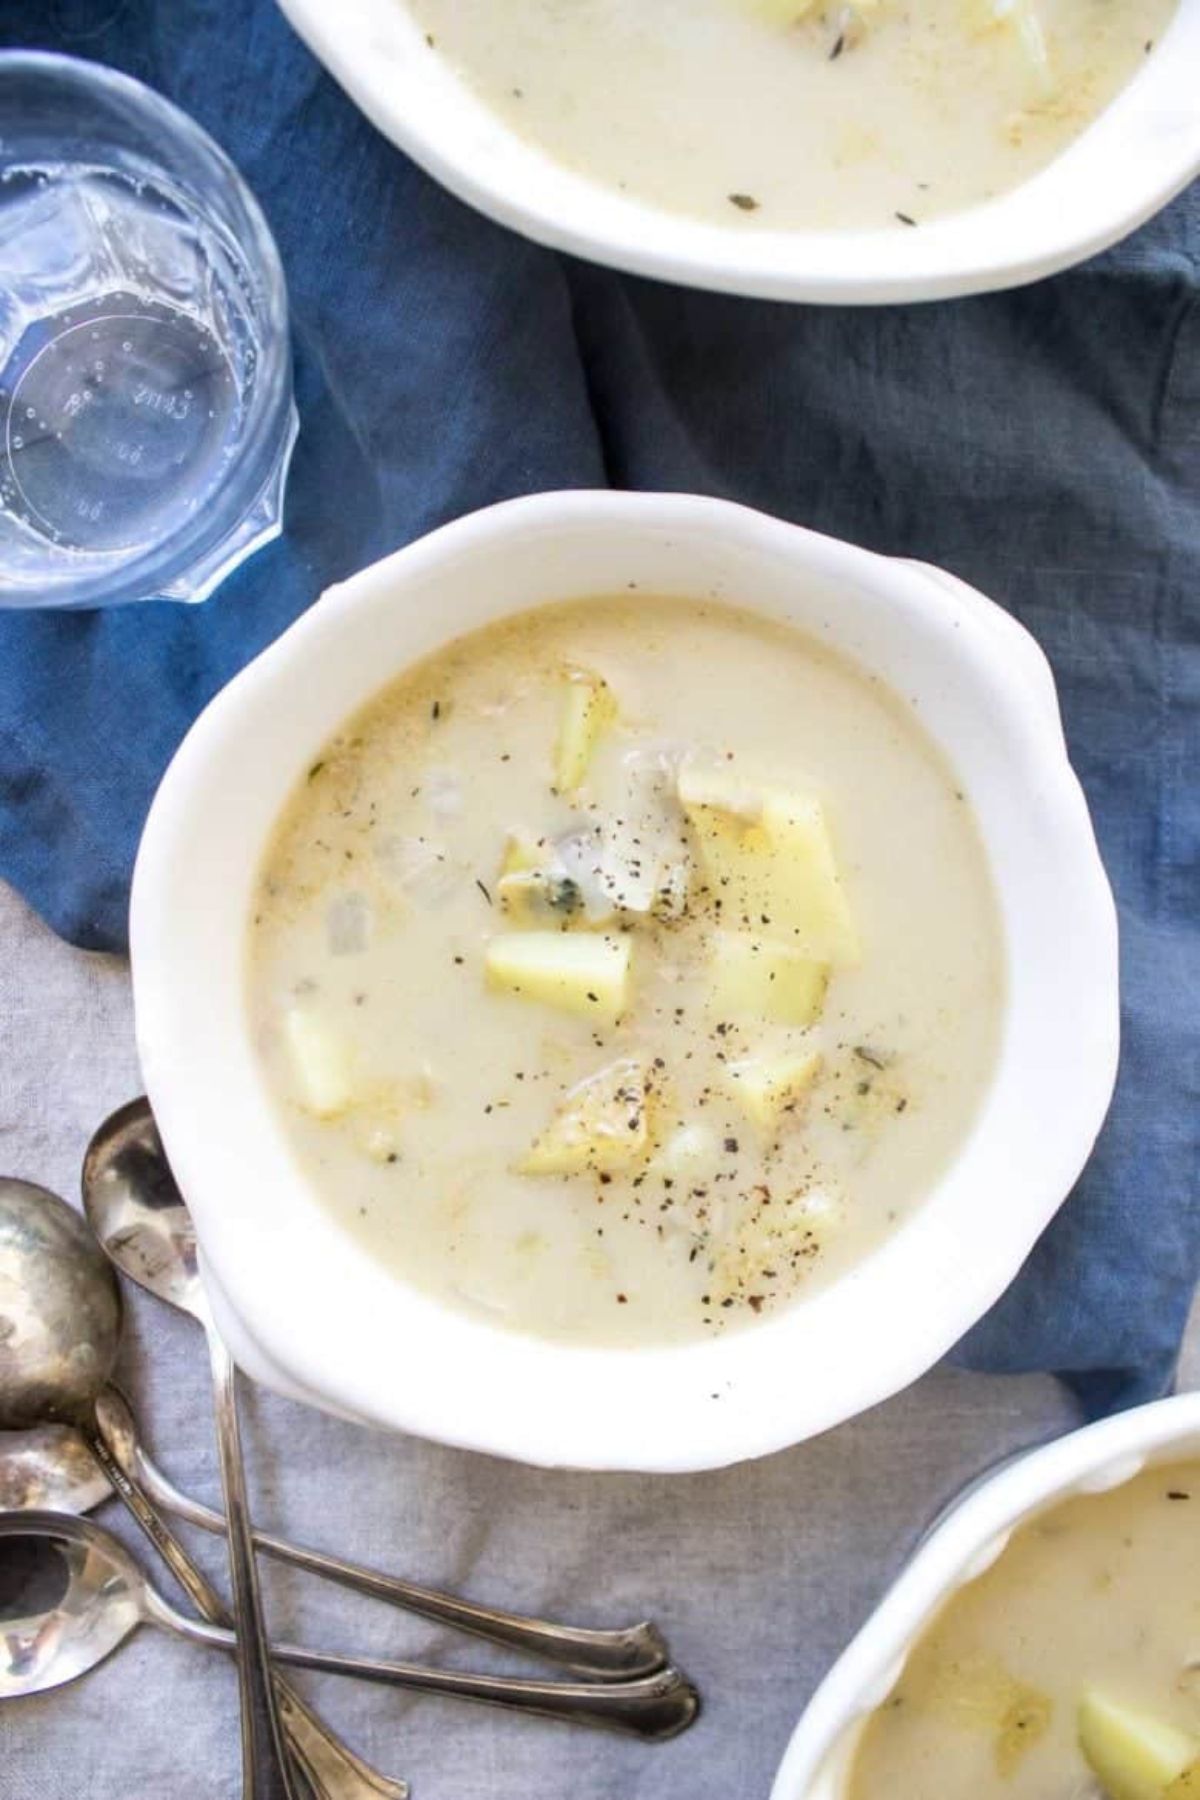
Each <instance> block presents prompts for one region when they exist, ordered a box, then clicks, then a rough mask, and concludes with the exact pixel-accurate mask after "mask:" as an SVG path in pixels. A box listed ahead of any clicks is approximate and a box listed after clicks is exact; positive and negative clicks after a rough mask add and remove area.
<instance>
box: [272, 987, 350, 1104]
mask: <svg viewBox="0 0 1200 1800" xmlns="http://www.w3.org/2000/svg"><path fill="white" fill-rule="evenodd" d="M283 1040H284V1044H285V1045H286V1047H287V1053H288V1057H289V1059H290V1061H291V1065H292V1074H293V1077H294V1079H295V1082H296V1087H297V1089H298V1091H299V1094H300V1100H301V1103H302V1105H303V1106H304V1107H305V1109H306V1110H307V1111H308V1112H310V1113H312V1114H314V1116H315V1117H316V1118H318V1119H333V1118H336V1117H337V1115H338V1114H339V1113H343V1112H345V1111H346V1110H347V1109H348V1108H349V1107H350V1106H352V1105H353V1103H354V1099H355V1069H354V1063H355V1057H354V1047H353V1045H352V1044H350V1043H349V1042H348V1041H347V1039H346V1038H345V1036H344V1035H343V1033H342V1032H341V1031H339V1030H338V1028H337V1026H336V1025H334V1024H333V1023H332V1022H331V1021H330V1020H329V1019H327V1018H325V1017H324V1016H323V1015H322V1014H321V1013H320V1012H319V1011H318V1010H317V1009H316V1008H315V1007H313V1006H293V1007H290V1008H289V1009H288V1011H287V1012H286V1013H285V1014H284V1019H283Z"/></svg>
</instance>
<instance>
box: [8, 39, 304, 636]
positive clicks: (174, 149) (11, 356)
mask: <svg viewBox="0 0 1200 1800" xmlns="http://www.w3.org/2000/svg"><path fill="white" fill-rule="evenodd" d="M296 430H297V420H296V409H295V405H294V402H293V399H292V369H291V351H290V344H289V338H288V317H287V294H286V290H285V288H284V281H283V271H282V268H281V267H280V262H279V253H278V251H277V250H276V247H275V243H274V240H273V238H272V237H271V233H270V231H269V229H268V227H267V223H266V220H265V219H264V218H263V215H262V213H261V211H260V210H259V207H258V204H257V202H256V201H255V199H254V197H253V195H252V194H251V193H250V191H249V189H248V188H247V187H246V185H245V183H244V182H243V181H242V179H241V177H240V175H239V174H238V172H237V170H236V169H235V168H234V166H233V164H232V163H231V162H230V161H229V158H228V157H227V156H226V155H225V154H224V153H223V151H221V150H219V149H218V147H217V146H216V144H214V143H213V141H212V139H211V138H210V137H208V136H207V135H206V134H205V133H204V132H203V131H201V130H200V128H199V127H198V126H197V125H195V124H193V122H192V121H191V120H190V119H189V118H188V117H187V116H186V115H185V114H184V113H182V112H180V111H179V110H178V108H177V107H175V106H172V105H171V104H170V103H169V102H168V101H166V100H164V99H162V98H161V96H160V95H158V94H155V93H152V92H151V91H150V89H149V88H146V87H143V86H142V84H141V83H140V82H137V81H133V80H131V79H130V78H129V77H128V76H126V75H120V74H118V73H117V72H116V71H115V70H112V69H107V68H103V67H101V66H100V65H99V64H97V63H88V62H80V61H76V60H75V59H74V58H72V57H64V56H51V55H41V54H27V53H25V52H20V51H10V52H5V53H0V606H7V607H16V606H25V607H30V606H60V607H62V606H111V605H116V604H117V603H119V602H122V601H127V600H148V599H169V600H203V599H205V598H206V597H207V596H208V595H209V594H211V593H212V591H213V589H214V588H215V587H216V586H217V584H218V582H220V581H221V580H222V579H223V577H224V576H226V575H227V574H229V572H230V571H231V570H232V569H234V568H236V566H237V565H238V564H239V563H240V562H242V561H243V560H244V558H246V557H247V556H250V555H251V554H252V553H253V552H254V551H255V550H256V549H258V548H259V546H260V545H262V544H265V543H267V542H268V541H269V540H270V539H271V538H273V537H275V536H277V535H278V533H279V530H280V527H281V518H282V504H283V488H284V482H285V479H286V476H287V467H288V461H289V458H290V456H291V451H292V446H293V444H294V442H295V438H296Z"/></svg>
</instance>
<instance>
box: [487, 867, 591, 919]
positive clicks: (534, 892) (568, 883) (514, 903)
mask: <svg viewBox="0 0 1200 1800" xmlns="http://www.w3.org/2000/svg"><path fill="white" fill-rule="evenodd" d="M496 892H497V895H498V898H499V901H500V905H501V906H502V907H503V909H504V911H505V912H506V913H507V914H508V916H509V918H511V919H512V920H513V922H514V923H515V924H518V925H537V924H542V925H550V924H552V923H554V922H557V923H558V924H559V925H560V926H565V925H566V923H567V921H568V920H569V919H570V918H572V917H573V915H574V914H576V913H579V912H582V910H583V896H582V895H581V894H580V892H579V885H578V883H577V882H574V881H572V879H571V877H570V876H569V875H565V874H562V873H556V872H555V871H554V870H553V869H519V870H517V871H516V872H515V873H514V874H512V875H502V876H501V877H500V880H499V882H498V884H497V889H496Z"/></svg>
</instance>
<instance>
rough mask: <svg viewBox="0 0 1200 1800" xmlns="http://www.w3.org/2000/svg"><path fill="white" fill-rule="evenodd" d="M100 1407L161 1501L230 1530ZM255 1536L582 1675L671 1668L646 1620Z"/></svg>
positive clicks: (110, 1392) (110, 1398)
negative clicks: (390, 1571) (537, 1607)
mask: <svg viewBox="0 0 1200 1800" xmlns="http://www.w3.org/2000/svg"><path fill="white" fill-rule="evenodd" d="M97 1413H98V1416H99V1419H100V1424H101V1429H102V1430H104V1431H105V1435H106V1436H107V1437H108V1438H109V1441H110V1442H111V1444H112V1447H113V1450H114V1452H115V1454H116V1455H117V1456H119V1457H120V1458H121V1461H122V1463H123V1465H124V1466H125V1467H126V1468H128V1469H129V1471H130V1473H131V1474H134V1473H136V1475H137V1477H138V1478H139V1479H140V1480H141V1482H142V1483H143V1484H144V1485H145V1487H146V1489H147V1491H148V1492H149V1493H150V1494H151V1495H152V1496H153V1498H154V1500H155V1501H156V1503H157V1504H158V1505H159V1506H161V1507H165V1508H166V1509H167V1510H168V1511H169V1512H173V1513H175V1514H176V1515H177V1517H179V1518H181V1519H185V1520H186V1521H187V1523H188V1524H189V1525H197V1526H199V1527H200V1529H201V1530H203V1531H211V1532H214V1533H223V1532H224V1531H225V1529H226V1525H225V1520H224V1519H223V1518H222V1517H221V1515H220V1513H219V1512H214V1511H213V1509H212V1508H211V1507H208V1506H203V1505H201V1503H200V1502H199V1501H198V1500H193V1499H192V1498H191V1497H190V1495H187V1494H184V1493H181V1492H180V1490H179V1489H178V1488H177V1487H175V1485H174V1484H173V1483H172V1482H171V1481H170V1480H169V1479H168V1478H167V1476H166V1475H164V1474H163V1472H162V1470H161V1469H159V1468H158V1467H157V1466H156V1464H155V1463H154V1462H152V1461H151V1459H150V1456H149V1454H148V1452H147V1451H146V1449H145V1448H144V1446H143V1445H142V1444H141V1442H140V1441H139V1439H138V1437H137V1428H136V1426H135V1424H134V1420H133V1415H132V1413H131V1412H130V1411H129V1408H128V1406H127V1405H126V1403H125V1400H124V1397H123V1396H122V1395H121V1394H120V1393H119V1392H118V1391H117V1390H115V1389H113V1388H111V1387H109V1388H106V1389H105V1390H104V1391H103V1393H102V1394H101V1395H100V1398H99V1400H98V1401H97ZM110 1420H111V1421H112V1424H113V1427H114V1428H113V1429H112V1430H111V1431H110V1430H109V1429H108V1421H110ZM254 1542H255V1545H256V1547H257V1548H258V1549H259V1550H263V1551H265V1552H266V1553H267V1555H268V1556H273V1557H275V1558H276V1559H277V1560H278V1561H280V1562H286V1563H292V1564H294V1565H295V1567H297V1568H300V1569H306V1570H307V1571H308V1572H309V1573H310V1574H312V1575H319V1576H322V1577H323V1578H324V1579H325V1580H327V1581H336V1582H339V1583H340V1584H341V1585H342V1586H343V1587H348V1588H353V1589H354V1590H355V1591H356V1592H358V1593H360V1594H367V1595H369V1596H370V1597H371V1598H372V1599H374V1600H382V1601H385V1602H387V1603H389V1604H391V1605H393V1606H399V1607H403V1608H404V1609H405V1611H407V1612H412V1613H416V1614H418V1615H419V1616H420V1617H421V1618H424V1619H433V1620H435V1621H436V1622H437V1623H438V1624H442V1625H449V1626H452V1627H453V1628H454V1629H456V1630H458V1631H466V1632H470V1633H471V1634H472V1635H473V1636H475V1637H480V1638H486V1639H488V1640H489V1641H490V1642H492V1643H496V1644H503V1645H504V1646H505V1647H506V1648H507V1649H510V1650H520V1651H523V1652H525V1653H526V1654H527V1655H532V1656H539V1657H542V1658H544V1659H545V1660H546V1661H547V1662H552V1663H557V1664H559V1665H560V1666H561V1667H563V1668H566V1669H570V1670H572V1671H573V1672H574V1673H576V1674H581V1675H587V1676H590V1677H591V1679H592V1680H594V1681H617V1680H621V1681H623V1680H627V1679H628V1678H629V1677H631V1676H635V1675H653V1674H654V1673H655V1672H656V1670H658V1669H662V1668H665V1667H666V1665H667V1662H668V1660H669V1657H668V1652H667V1646H666V1643H665V1641H664V1639H663V1636H662V1633H661V1632H660V1631H659V1630H658V1627H657V1626H655V1625H652V1624H650V1623H649V1622H648V1621H647V1622H644V1623H642V1624H640V1625H630V1626H627V1627H625V1628H624V1629H619V1630H615V1631H592V1630H586V1629H584V1628H582V1627H579V1626H574V1625H556V1624H554V1623H552V1622H551V1621H549V1620H545V1619H531V1618H527V1617H525V1616H524V1615H523V1614H521V1613H511V1612H504V1611H502V1610H500V1609H499V1608H496V1607H490V1606H482V1605H479V1604H477V1603H476V1602H475V1601H473V1600H464V1599H461V1598H460V1597H459V1596H457V1595H455V1594H444V1593H441V1592H440V1591H439V1590H438V1589H437V1588H428V1587H422V1586H419V1585H418V1584H417V1583H416V1582H412V1581H405V1580H403V1579H402V1578H401V1577H400V1576H398V1575H384V1574H381V1573H380V1572H379V1571H378V1570H376V1569H369V1568H364V1567H363V1566H362V1565H361V1564H359V1563H352V1562H345V1561H343V1560H342V1559H341V1558H340V1557H336V1556H330V1555H328V1554H326V1552H325V1551H323V1550H313V1549H309V1548H306V1547H304V1546H302V1545H300V1544H291V1543H288V1542H286V1540H284V1539H283V1538H277V1537H271V1536H269V1535H268V1534H267V1533H266V1532H263V1531H256V1532H255V1533H254Z"/></svg>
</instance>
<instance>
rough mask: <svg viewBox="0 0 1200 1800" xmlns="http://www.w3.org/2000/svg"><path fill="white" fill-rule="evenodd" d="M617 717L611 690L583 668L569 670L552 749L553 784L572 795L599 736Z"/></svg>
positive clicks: (584, 773)
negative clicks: (556, 739) (556, 734)
mask: <svg viewBox="0 0 1200 1800" xmlns="http://www.w3.org/2000/svg"><path fill="white" fill-rule="evenodd" d="M616 716H617V703H616V701H615V700H614V698H613V693H612V689H611V688H610V687H609V685H608V683H607V682H606V681H605V680H603V679H602V677H601V676H599V675H593V674H591V673H590V672H589V671H588V670H587V669H569V670H568V671H567V678H566V685H565V687H564V689H563V698H562V714H561V717H560V719H559V726H558V742H557V743H556V744H555V746H554V785H555V787H556V788H557V789H558V792H559V793H560V794H573V793H574V792H575V790H576V788H577V787H578V786H579V785H580V783H581V782H582V780H583V778H584V776H585V775H586V774H587V768H588V764H589V763H590V762H591V760H592V753H593V752H594V750H595V748H596V745H597V743H598V742H599V739H600V734H601V732H603V731H604V730H606V729H607V727H608V726H609V725H611V724H612V722H613V720H614V719H615V718H616Z"/></svg>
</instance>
